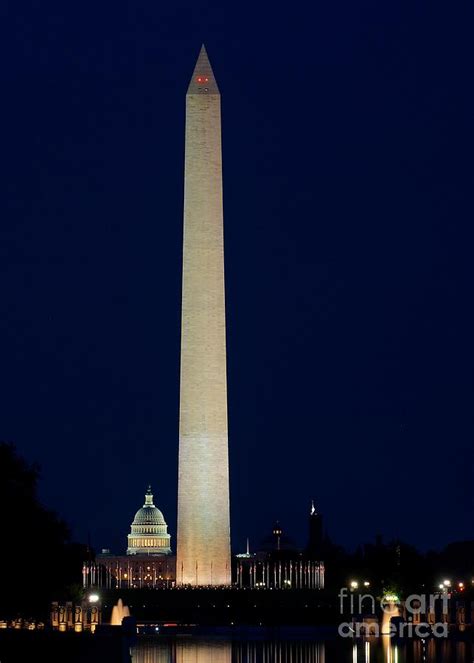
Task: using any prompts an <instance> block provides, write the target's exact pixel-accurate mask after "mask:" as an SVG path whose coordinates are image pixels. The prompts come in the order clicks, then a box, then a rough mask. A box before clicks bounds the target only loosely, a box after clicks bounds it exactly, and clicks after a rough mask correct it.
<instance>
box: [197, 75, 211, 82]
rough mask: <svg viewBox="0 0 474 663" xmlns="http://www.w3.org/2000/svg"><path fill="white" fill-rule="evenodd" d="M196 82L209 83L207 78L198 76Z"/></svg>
mask: <svg viewBox="0 0 474 663" xmlns="http://www.w3.org/2000/svg"><path fill="white" fill-rule="evenodd" d="M196 80H197V82H198V83H209V79H208V77H207V76H198V77H197V78H196Z"/></svg>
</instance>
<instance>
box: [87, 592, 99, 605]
mask: <svg viewBox="0 0 474 663" xmlns="http://www.w3.org/2000/svg"><path fill="white" fill-rule="evenodd" d="M99 598H100V597H99V595H98V594H89V603H97V601H98V600H99Z"/></svg>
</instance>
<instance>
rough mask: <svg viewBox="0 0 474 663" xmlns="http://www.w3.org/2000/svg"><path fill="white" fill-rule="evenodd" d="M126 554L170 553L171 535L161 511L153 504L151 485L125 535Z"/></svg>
mask: <svg viewBox="0 0 474 663" xmlns="http://www.w3.org/2000/svg"><path fill="white" fill-rule="evenodd" d="M127 539H128V548H127V555H170V554H171V546H170V543H171V536H170V535H169V534H168V525H167V524H166V521H165V519H164V517H163V514H162V513H161V511H160V510H159V509H158V508H157V507H156V506H155V505H154V504H153V493H152V492H151V486H148V490H147V491H146V494H145V504H144V505H143V506H142V508H141V509H138V511H137V512H136V514H135V518H134V519H133V523H132V528H131V531H130V534H129V535H128V537H127Z"/></svg>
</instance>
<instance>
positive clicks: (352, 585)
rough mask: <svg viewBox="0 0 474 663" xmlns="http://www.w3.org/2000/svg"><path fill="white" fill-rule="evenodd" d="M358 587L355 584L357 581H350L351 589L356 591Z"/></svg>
mask: <svg viewBox="0 0 474 663" xmlns="http://www.w3.org/2000/svg"><path fill="white" fill-rule="evenodd" d="M358 586H359V583H358V582H357V580H352V581H351V589H357V588H358Z"/></svg>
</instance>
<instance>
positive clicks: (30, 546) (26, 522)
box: [0, 443, 86, 619]
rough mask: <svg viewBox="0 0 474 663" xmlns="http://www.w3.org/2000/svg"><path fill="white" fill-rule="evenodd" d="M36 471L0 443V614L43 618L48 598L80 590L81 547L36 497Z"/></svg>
mask: <svg viewBox="0 0 474 663" xmlns="http://www.w3.org/2000/svg"><path fill="white" fill-rule="evenodd" d="M38 478H39V468H38V467H37V466H36V465H32V464H30V463H28V462H27V461H26V460H24V459H23V458H22V457H20V456H19V455H18V453H17V452H16V450H15V448H14V446H13V445H11V444H6V443H0V505H1V513H2V519H1V531H2V540H1V545H0V568H1V580H0V587H1V591H0V616H1V618H3V619H5V618H12V617H15V616H16V615H17V614H20V615H21V616H23V617H29V616H31V617H36V618H45V617H46V616H47V613H48V609H49V603H50V601H51V600H54V599H58V598H68V597H70V598H75V597H76V596H77V594H78V592H80V590H81V570H82V560H83V559H84V555H85V554H86V548H85V547H84V546H81V545H79V544H76V543H74V542H73V541H72V539H71V533H70V530H69V527H68V526H67V524H66V523H65V522H64V521H63V520H61V519H60V518H59V517H58V516H57V514H55V513H54V512H53V511H50V510H48V509H46V508H45V507H44V506H43V505H42V504H41V503H40V501H39V499H38V494H37V487H38Z"/></svg>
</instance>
